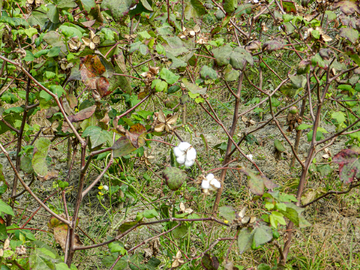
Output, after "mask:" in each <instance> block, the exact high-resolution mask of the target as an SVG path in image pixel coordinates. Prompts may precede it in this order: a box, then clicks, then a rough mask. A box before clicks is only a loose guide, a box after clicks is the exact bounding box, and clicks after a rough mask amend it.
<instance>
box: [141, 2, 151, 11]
mask: <svg viewBox="0 0 360 270" xmlns="http://www.w3.org/2000/svg"><path fill="white" fill-rule="evenodd" d="M140 2H141V4H142V5H143V6H144V8H146V9H147V10H148V11H154V10H153V8H152V6H151V5H150V4H149V2H148V1H147V0H140Z"/></svg>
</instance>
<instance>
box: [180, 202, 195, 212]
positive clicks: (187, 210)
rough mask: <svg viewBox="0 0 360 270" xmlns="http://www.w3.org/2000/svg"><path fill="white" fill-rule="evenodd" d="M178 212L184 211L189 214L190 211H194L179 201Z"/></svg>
mask: <svg viewBox="0 0 360 270" xmlns="http://www.w3.org/2000/svg"><path fill="white" fill-rule="evenodd" d="M180 212H181V213H186V214H191V213H192V212H194V210H192V209H191V208H186V207H185V204H184V203H183V202H181V203H180Z"/></svg>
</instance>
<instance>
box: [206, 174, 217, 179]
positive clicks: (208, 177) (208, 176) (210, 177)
mask: <svg viewBox="0 0 360 270" xmlns="http://www.w3.org/2000/svg"><path fill="white" fill-rule="evenodd" d="M214 178H215V176H214V175H213V174H212V173H209V174H208V175H207V176H206V180H208V181H211V180H213V179H214Z"/></svg>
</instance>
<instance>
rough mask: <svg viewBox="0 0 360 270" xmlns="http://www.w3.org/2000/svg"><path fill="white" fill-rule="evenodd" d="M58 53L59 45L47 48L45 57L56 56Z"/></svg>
mask: <svg viewBox="0 0 360 270" xmlns="http://www.w3.org/2000/svg"><path fill="white" fill-rule="evenodd" d="M59 54H60V47H53V48H51V49H50V50H49V52H48V53H47V55H46V56H47V57H56V56H59Z"/></svg>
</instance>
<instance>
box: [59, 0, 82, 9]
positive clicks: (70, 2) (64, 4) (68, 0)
mask: <svg viewBox="0 0 360 270" xmlns="http://www.w3.org/2000/svg"><path fill="white" fill-rule="evenodd" d="M54 2H55V4H56V6H57V7H58V8H73V7H76V6H77V5H76V3H75V0H56V1H54Z"/></svg>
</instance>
